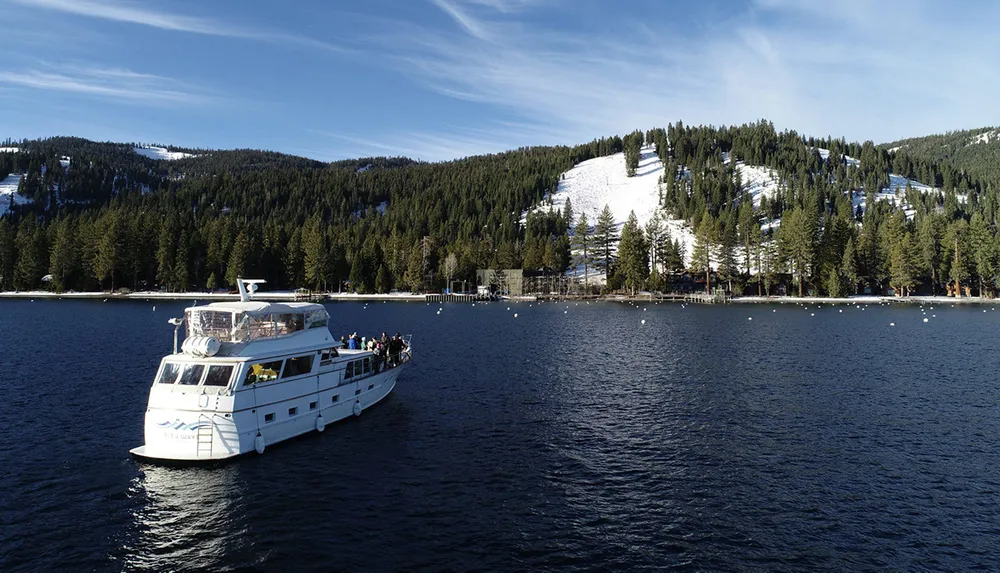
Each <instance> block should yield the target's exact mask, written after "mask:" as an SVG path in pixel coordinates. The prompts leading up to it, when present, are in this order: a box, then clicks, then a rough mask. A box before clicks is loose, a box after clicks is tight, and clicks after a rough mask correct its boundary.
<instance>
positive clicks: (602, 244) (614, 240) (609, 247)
mask: <svg viewBox="0 0 1000 573" xmlns="http://www.w3.org/2000/svg"><path fill="white" fill-rule="evenodd" d="M594 239H595V244H596V250H597V255H598V259H597V260H596V261H595V264H594V266H596V267H597V268H598V270H601V271H603V272H604V280H605V281H607V280H608V279H609V278H610V275H611V269H612V268H613V265H614V263H615V256H614V254H613V253H614V251H615V247H616V246H617V244H618V228H617V226H616V225H615V216H614V214H613V213H612V212H611V208H610V207H608V206H607V205H605V206H604V210H602V211H601V214H600V215H598V216H597V224H596V225H594Z"/></svg>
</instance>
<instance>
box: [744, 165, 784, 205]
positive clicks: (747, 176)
mask: <svg viewBox="0 0 1000 573" xmlns="http://www.w3.org/2000/svg"><path fill="white" fill-rule="evenodd" d="M736 170H737V171H738V172H739V174H740V181H741V182H742V184H743V188H744V189H746V190H747V192H748V193H750V197H752V198H753V206H754V207H760V199H761V197H767V198H768V199H773V198H774V196H775V195H776V194H777V192H778V175H777V173H775V172H774V170H773V169H770V168H768V167H760V166H758V165H746V164H745V163H743V162H742V161H739V162H737V163H736Z"/></svg>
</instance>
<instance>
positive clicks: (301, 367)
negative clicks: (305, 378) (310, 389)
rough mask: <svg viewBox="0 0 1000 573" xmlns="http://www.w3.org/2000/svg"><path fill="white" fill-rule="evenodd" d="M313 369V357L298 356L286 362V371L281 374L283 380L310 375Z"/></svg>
mask: <svg viewBox="0 0 1000 573" xmlns="http://www.w3.org/2000/svg"><path fill="white" fill-rule="evenodd" d="M312 368H313V355H312V354H310V355H308V356H296V357H295V358H289V359H288V360H286V361H285V371H284V372H282V373H281V377H282V378H291V377H293V376H301V375H303V374H309V373H310V372H312Z"/></svg>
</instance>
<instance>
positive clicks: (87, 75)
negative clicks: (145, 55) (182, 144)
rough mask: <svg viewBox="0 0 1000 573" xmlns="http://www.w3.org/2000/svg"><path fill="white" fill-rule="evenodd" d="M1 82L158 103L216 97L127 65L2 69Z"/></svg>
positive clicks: (187, 101) (206, 100) (173, 102)
mask: <svg viewBox="0 0 1000 573" xmlns="http://www.w3.org/2000/svg"><path fill="white" fill-rule="evenodd" d="M0 84H6V85H8V86H18V87H22V88H32V89H37V90H44V91H57V92H70V93H77V94H86V95H90V96H95V97H100V98H105V99H113V100H117V101H126V102H131V103H146V104H158V105H164V104H203V103H206V102H209V101H211V100H213V99H215V98H214V97H213V96H211V95H209V94H208V93H206V92H204V91H201V90H196V89H194V88H192V87H190V86H186V85H185V84H183V83H182V82H179V81H177V80H175V79H174V78H169V77H165V76H157V75H152V74H143V73H139V72H134V71H132V70H128V69H123V68H101V67H90V66H77V65H63V66H53V65H43V66H41V67H40V69H35V68H33V69H28V70H21V71H7V70H0Z"/></svg>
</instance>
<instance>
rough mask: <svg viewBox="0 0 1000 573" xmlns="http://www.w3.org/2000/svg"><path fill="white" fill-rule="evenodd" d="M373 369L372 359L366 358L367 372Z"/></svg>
mask: <svg viewBox="0 0 1000 573" xmlns="http://www.w3.org/2000/svg"><path fill="white" fill-rule="evenodd" d="M371 371H372V359H371V358H365V374H367V373H369V372H371Z"/></svg>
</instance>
